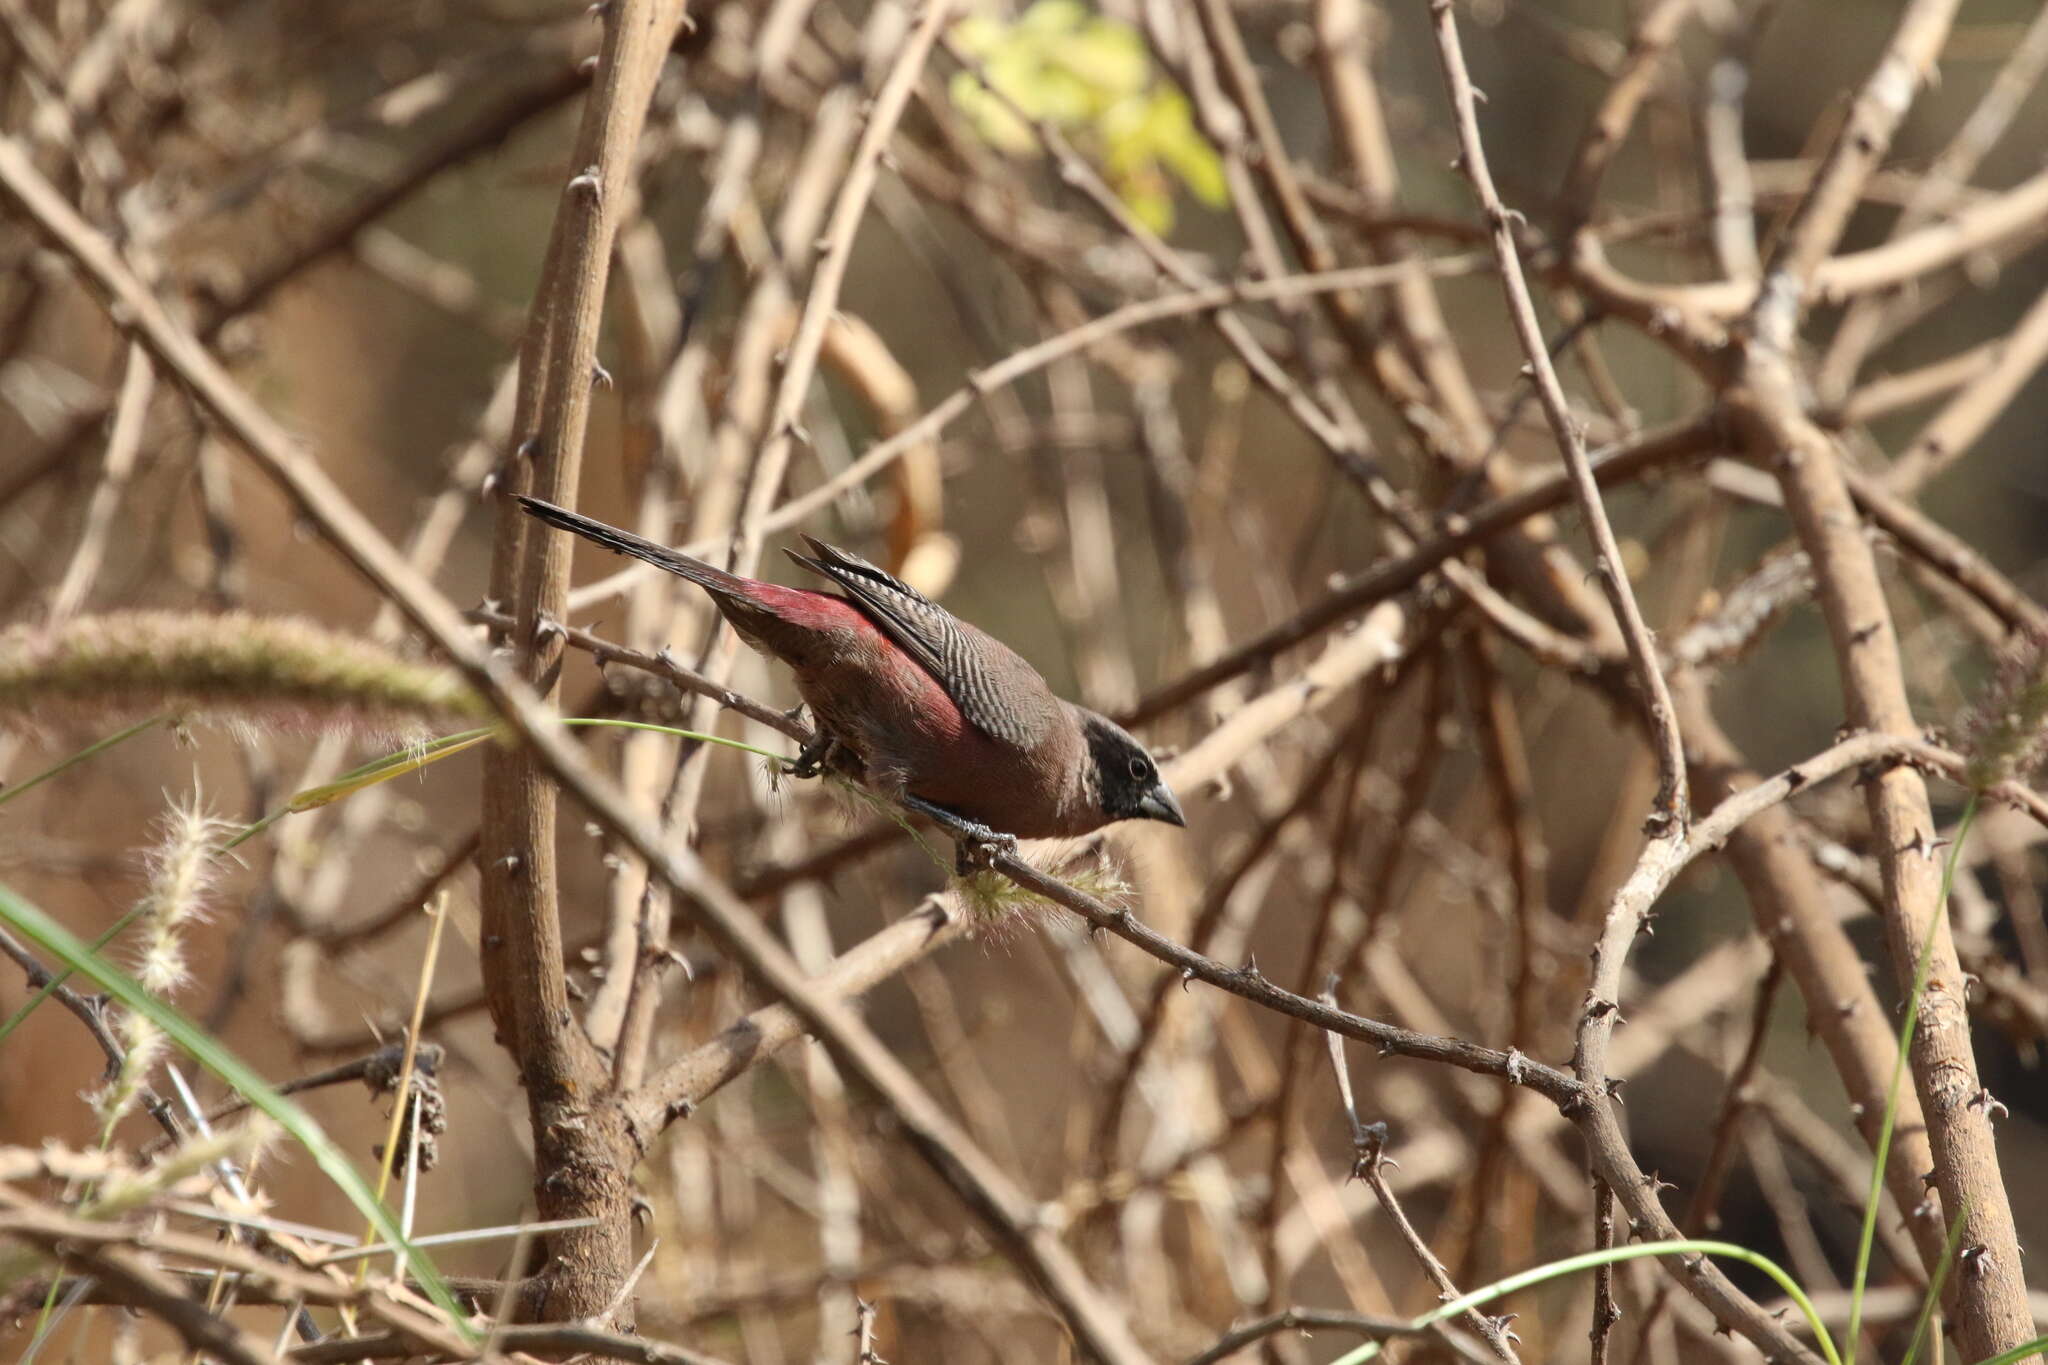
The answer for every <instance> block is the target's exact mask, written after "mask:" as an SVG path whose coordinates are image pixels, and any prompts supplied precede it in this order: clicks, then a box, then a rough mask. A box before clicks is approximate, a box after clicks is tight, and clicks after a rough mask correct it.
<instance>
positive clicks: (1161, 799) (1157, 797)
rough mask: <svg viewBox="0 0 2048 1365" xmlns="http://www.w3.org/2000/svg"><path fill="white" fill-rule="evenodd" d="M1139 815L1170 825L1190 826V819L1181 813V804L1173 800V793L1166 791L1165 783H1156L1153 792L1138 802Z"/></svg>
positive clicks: (1183, 827)
mask: <svg viewBox="0 0 2048 1365" xmlns="http://www.w3.org/2000/svg"><path fill="white" fill-rule="evenodd" d="M1138 814H1139V815H1141V816H1143V817H1144V818H1145V819H1147V820H1161V821H1164V822H1165V823H1167V824H1169V825H1179V826H1180V827H1181V828H1182V829H1186V828H1187V826H1188V818H1187V816H1185V815H1182V814H1181V813H1180V802H1178V801H1176V800H1174V799H1173V793H1172V792H1170V791H1168V790H1167V789H1166V784H1165V783H1164V782H1154V783H1153V784H1152V790H1151V791H1148V792H1146V793H1145V795H1144V796H1142V797H1140V798H1139V800H1138Z"/></svg>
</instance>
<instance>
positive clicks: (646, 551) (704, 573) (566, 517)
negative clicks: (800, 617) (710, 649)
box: [512, 493, 750, 597]
mask: <svg viewBox="0 0 2048 1365" xmlns="http://www.w3.org/2000/svg"><path fill="white" fill-rule="evenodd" d="M512 496H513V497H514V498H516V499H517V500H518V502H519V505H520V506H521V507H523V508H525V509H526V511H527V514H528V515H529V516H533V517H538V518H539V519H540V520H542V521H544V522H546V523H547V524H548V525H550V526H559V527H561V528H562V529H563V530H564V531H573V532H575V533H576V534H577V535H579V536H582V537H583V538H584V539H585V540H587V541H589V542H591V543H592V544H593V545H602V546H604V548H605V549H607V550H611V551H613V552H614V553H616V554H622V555H631V556H632V557H633V558H635V559H644V560H646V561H647V562H648V563H649V564H652V565H654V566H655V567H656V568H658V569H666V570H668V571H669V572H670V573H672V574H675V575H676V576H677V577H679V578H687V579H689V580H690V581H691V582H692V583H695V584H696V585H697V586H698V587H700V588H704V589H706V590H707V591H709V592H711V593H712V594H714V595H716V596H719V597H724V596H727V595H730V594H739V595H741V596H745V595H746V589H747V588H748V587H749V586H750V584H749V581H748V580H747V579H744V578H741V577H739V576H738V575H737V574H729V573H727V572H726V571H725V570H723V569H718V568H713V567H712V566H711V565H709V564H706V563H705V562H704V561H703V560H701V559H697V558H694V557H693V556H690V555H686V554H684V553H683V552H682V551H681V550H671V549H670V548H669V547H668V546H666V545H662V544H660V543H658V542H656V541H652V540H649V539H647V538H646V537H645V536H636V535H634V534H633V533H632V532H631V531H622V530H620V529H619V528H618V527H616V526H611V525H607V524H606V523H604V522H602V521H599V520H597V519H596V518H595V517H586V516H584V515H583V514H582V513H581V512H571V511H570V510H569V509H568V508H566V507H557V506H556V505H555V504H554V503H551V502H543V501H542V500H541V499H539V498H529V497H527V496H526V495H525V494H524V493H515V494H513V495H512Z"/></svg>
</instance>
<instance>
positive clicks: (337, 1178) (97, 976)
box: [0, 884, 482, 1342]
mask: <svg viewBox="0 0 2048 1365" xmlns="http://www.w3.org/2000/svg"><path fill="white" fill-rule="evenodd" d="M0 920H5V921H6V922H7V923H8V924H9V925H11V926H12V927H13V928H14V929H15V930H16V931H18V932H19V933H20V934H22V935H23V936H24V937H26V938H28V939H30V940H31V941H33V942H34V943H35V944H36V945H37V946H38V947H40V948H41V949H42V950H43V951H44V952H46V953H49V954H50V955H52V956H53V957H56V958H59V959H61V960H62V961H63V962H65V963H66V964H67V965H69V966H70V967H71V969H72V970H73V971H75V972H78V973H79V974H80V975H82V976H85V977H88V978H90V979H91V980H92V981H93V982H95V983H96V984H97V985H98V986H99V988H100V989H101V990H103V991H105V992H106V993H107V994H108V995H110V996H112V997H114V999H116V1000H118V1001H120V1002H121V1003H122V1004H123V1005H124V1006H126V1007H127V1008H129V1009H131V1010H134V1011H135V1012H136V1013H137V1014H140V1015H143V1016H144V1017H146V1018H147V1019H149V1020H150V1021H151V1022H152V1023H154V1024H155V1025H156V1026H157V1027H158V1028H160V1029H162V1030H163V1031H164V1033H165V1034H166V1035H167V1036H168V1037H169V1038H170V1039H171V1041H173V1042H175V1043H176V1044H177V1045H178V1046H179V1047H181V1048H183V1049H184V1050H185V1051H186V1052H187V1053H188V1054H190V1055H191V1057H192V1059H193V1060H194V1061H196V1062H198V1063H199V1064H200V1065H201V1066H203V1067H205V1068H206V1069H207V1070H208V1071H211V1072H212V1073H213V1074H214V1075H216V1076H218V1077H220V1078H221V1080H222V1081H224V1082H226V1083H227V1084H228V1085H229V1086H230V1087H231V1088H233V1090H234V1091H235V1093H237V1094H239V1095H240V1096H242V1098H244V1099H246V1100H247V1101H249V1103H250V1104H251V1105H252V1106H254V1107H255V1108H256V1109H259V1110H261V1111H262V1112H263V1113H265V1114H268V1115H269V1116H270V1117H271V1118H272V1119H275V1120H276V1121H277V1123H278V1125H279V1126H280V1127H282V1128H283V1129H284V1130H285V1131H286V1132H288V1133H290V1134H291V1135H292V1136H293V1137H294V1138H297V1139H298V1141H299V1144H300V1145H301V1146H303V1147H304V1148H305V1149H306V1150H307V1151H308V1152H310V1153H311V1154H312V1156H313V1162H314V1164H315V1165H317V1166H318V1167H319V1168H320V1170H321V1172H322V1173H323V1174H325V1175H326V1176H327V1178H328V1179H329V1180H331V1181H333V1182H334V1184H335V1187H336V1188H337V1189H339V1190H340V1191H341V1192H342V1193H343V1194H345V1195H347V1196H348V1199H349V1202H350V1203H352V1204H354V1205H355V1206H356V1208H357V1209H358V1210H359V1211H361V1213H362V1215H363V1217H364V1218H366V1219H368V1220H369V1222H370V1223H371V1225H372V1226H374V1227H375V1228H376V1229H377V1232H378V1235H379V1236H381V1237H383V1238H384V1240H385V1241H387V1242H390V1243H391V1244H392V1245H394V1246H397V1247H401V1248H403V1249H404V1251H405V1253H406V1259H407V1262H408V1263H409V1264H410V1265H411V1266H412V1267H413V1273H414V1275H416V1276H417V1277H418V1279H419V1282H420V1285H421V1287H422V1288H424V1289H425V1290H426V1292H427V1296H428V1297H429V1298H431V1299H432V1300H433V1301H434V1303H435V1305H436V1306H437V1307H439V1308H440V1309H441V1311H442V1312H444V1313H446V1314H447V1315H448V1320H449V1322H450V1323H452V1324H453V1325H454V1327H455V1329H456V1330H457V1331H458V1332H460V1333H461V1334H462V1335H463V1337H464V1339H465V1340H468V1341H472V1342H474V1341H480V1340H482V1338H481V1336H480V1335H479V1334H478V1332H477V1331H476V1329H475V1328H473V1327H471V1326H470V1323H469V1315H468V1314H466V1313H464V1312H463V1311H462V1307H461V1305H460V1304H458V1303H456V1302H455V1296H454V1295H453V1294H451V1293H450V1292H449V1291H448V1285H447V1282H446V1281H444V1280H443V1279H442V1278H441V1274H440V1272H439V1271H437V1270H436V1269H435V1268H434V1265H433V1263H432V1262H431V1261H429V1260H428V1259H427V1257H426V1256H425V1255H423V1254H422V1253H421V1252H420V1251H419V1249H418V1248H417V1247H414V1246H413V1245H412V1243H411V1242H410V1240H409V1239H407V1237H406V1236H405V1234H404V1233H403V1232H402V1231H401V1230H400V1229H399V1226H398V1220H396V1219H395V1218H393V1217H392V1216H391V1213H390V1211H389V1210H388V1209H386V1208H385V1207H384V1205H383V1202H382V1201H381V1200H379V1199H378V1198H377V1196H376V1195H375V1194H374V1193H373V1192H372V1191H371V1189H370V1186H369V1184H368V1182H367V1181H365V1180H364V1179H363V1177H362V1173H361V1172H359V1171H358V1170H356V1167H355V1163H354V1162H352V1161H350V1160H349V1158H348V1155H347V1153H345V1152H343V1151H342V1150H341V1148H340V1147H338V1146H336V1145H335V1143H334V1140H333V1139H332V1138H330V1137H328V1136H327V1134H326V1133H325V1132H324V1131H322V1130H321V1128H320V1125H319V1124H317V1123H315V1122H314V1121H313V1118H312V1116H311V1115H309V1114H307V1113H306V1111H305V1110H303V1109H301V1108H299V1107H298V1106H297V1105H296V1104H293V1103H292V1102H291V1101H290V1100H288V1099H286V1098H285V1097H284V1096H283V1095H280V1094H278V1093H277V1091H276V1090H275V1089H274V1088H272V1086H271V1085H270V1083H269V1082H268V1081H266V1080H264V1079H263V1077H262V1076H261V1075H259V1074H258V1073H257V1071H256V1069H255V1068H254V1067H251V1066H250V1065H249V1064H248V1063H246V1062H244V1061H243V1060H242V1059H241V1058H239V1057H237V1056H236V1055H235V1054H234V1053H232V1052H230V1051H228V1050H227V1049H226V1048H225V1047H222V1046H221V1044H220V1042H219V1040H217V1039H216V1038H214V1036H213V1035H212V1034H210V1033H208V1032H207V1031H206V1030H205V1029H203V1028H201V1027H200V1026H199V1025H198V1024H196V1023H194V1022H193V1021H192V1020H190V1019H188V1018H186V1017H185V1015H184V1014H183V1013H182V1012H181V1011H179V1010H178V1009H176V1008H174V1007H173V1006H171V1005H168V1004H165V1003H164V1002H163V1001H161V1000H159V999H157V998H156V997H155V996H153V995H151V994H150V993H149V992H148V991H145V990H144V989H142V987H141V985H139V984H138V983H137V982H136V981H135V980H134V978H132V977H130V976H129V975H128V974H127V973H125V972H123V971H122V970H121V969H120V968H118V967H116V966H114V965H113V964H112V963H110V962H108V961H107V960H106V959H105V958H104V957H102V956H100V954H98V953H96V952H94V951H93V950H92V949H91V948H90V947H89V946H88V945H87V944H86V943H85V942H84V941H83V940H81V939H80V938H79V937H78V936H77V935H75V934H73V933H72V932H71V931H70V930H69V929H66V928H65V927H64V926H63V925H61V924H59V923H58V922H57V921H56V920H54V919H52V918H50V916H48V915H47V914H45V913H43V911H42V910H40V909H38V908H37V907H36V906H34V905H31V904H29V903H28V902H27V901H25V900H23V899H21V897H19V896H17V895H15V894H14V892H13V891H12V890H11V889H9V888H8V887H7V886H5V885H4V884H0Z"/></svg>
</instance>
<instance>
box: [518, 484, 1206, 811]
mask: <svg viewBox="0 0 2048 1365" xmlns="http://www.w3.org/2000/svg"><path fill="white" fill-rule="evenodd" d="M519 503H520V505H521V506H522V507H524V508H525V509H526V510H527V511H528V512H529V513H531V514H532V515H534V516H536V517H538V518H540V519H541V520H542V521H545V522H547V523H548V524H549V525H552V526H558V527H561V528H562V529H563V530H566V531H573V532H574V533H575V534H577V535H579V536H582V537H583V538H584V539H585V540H589V541H592V542H594V543H595V544H598V545H602V546H604V547H605V548H606V549H608V550H613V551H616V552H617V553H619V554H625V555H631V556H633V557H634V558H636V559H644V560H646V561H647V562H648V563H650V564H654V565H657V566H658V567H660V568H663V569H666V570H668V571H669V572H670V573H673V574H677V575H679V576H681V577H683V578H687V579H688V580H690V581H691V582H692V583H695V584H696V585H697V586H698V587H700V588H702V589H704V591H705V592H707V593H709V594H710V596H711V600H712V601H713V602H715V603H716V604H717V606H718V609H719V611H720V612H721V613H723V614H724V616H725V618H726V620H728V621H730V622H731V623H732V626H733V629H734V630H736V631H738V632H739V635H740V638H741V639H743V640H745V641H746V642H747V643H748V644H749V645H751V646H752V647H753V648H755V649H756V650H759V651H760V652H762V653H764V654H770V655H773V656H774V657H776V658H778V659H781V660H782V661H783V662H784V663H786V664H788V665H789V666H790V668H791V670H792V671H793V672H794V673H795V675H796V688H797V692H798V694H799V695H801V696H802V697H803V699H804V701H805V702H806V703H808V704H809V706H810V708H811V712H812V714H813V716H814V717H815V718H816V720H817V724H818V730H819V734H820V737H821V739H824V740H828V741H831V742H833V743H836V744H837V745H839V746H840V747H841V748H843V749H844V751H845V752H847V753H849V754H851V755H852V757H853V758H854V760H855V761H856V762H857V763H858V765H859V768H860V771H861V773H862V775H863V776H864V778H865V780H866V781H867V782H868V784H869V785H870V786H873V787H875V788H876V789H878V790H880V791H882V792H884V793H886V794H888V795H889V796H891V797H894V798H896V799H898V800H903V801H904V802H905V804H907V805H910V806H912V807H914V808H919V809H924V810H925V811H926V812H927V813H929V814H933V815H935V816H938V817H940V818H942V819H943V818H945V817H948V816H950V817H952V823H955V824H964V825H965V826H967V828H965V829H960V830H956V831H954V832H955V833H957V834H961V835H963V836H964V837H965V838H967V839H968V840H970V841H983V842H985V841H987V839H988V836H990V835H1015V836H1017V837H1020V838H1026V839H1040V838H1051V837H1056V836H1065V835H1077V834H1086V833H1088V832H1089V831H1091V830H1095V829H1100V828H1101V827H1102V826H1104V825H1106V824H1110V823H1112V822H1114V821H1117V820H1163V821H1166V822H1167V823H1169V824H1174V825H1184V824H1186V820H1185V819H1184V818H1183V817H1182V815H1181V810H1180V805H1179V803H1178V802H1176V801H1175V800H1174V799H1173V793H1172V792H1170V791H1169V790H1167V787H1166V783H1165V782H1164V781H1163V780H1161V778H1160V776H1159V770H1158V767H1157V765H1155V764H1154V763H1153V761H1152V757H1151V755H1150V754H1148V753H1147V752H1146V751H1145V748H1144V746H1143V745H1141V744H1139V743H1138V741H1137V740H1135V739H1133V738H1132V737H1131V736H1130V735H1129V734H1127V733H1126V732H1125V731H1124V730H1123V729H1122V728H1121V727H1120V726H1118V725H1117V724H1116V723H1115V722H1114V721H1111V720H1110V719H1109V718H1108V717H1107V716H1103V715H1099V714H1097V713H1096V712H1094V711H1090V710H1088V709H1087V708H1085V707H1081V706H1076V705H1074V704H1073V703H1072V702H1069V701H1064V700H1062V699H1061V698H1059V697H1057V696H1055V695H1054V694H1053V691H1052V688H1051V687H1049V686H1048V685H1047V684H1046V681H1045V679H1044V678H1043V677H1041V676H1040V675H1039V673H1038V670H1037V669H1035V668H1033V667H1032V666H1031V665H1030V664H1028V663H1026V662H1025V661H1024V659H1023V658H1022V657H1020V656H1019V655H1018V654H1017V652H1016V651H1015V650H1013V649H1011V648H1010V647H1009V646H1008V645H1005V644H1004V643H1003V642H1002V641H1000V640H998V639H996V638H994V637H993V636H991V635H988V634H987V633H985V632H983V631H981V630H978V629H976V628H975V627H973V626H971V625H969V624H967V622H965V621H962V620H960V619H959V618H957V617H955V616H954V615H953V614H952V613H951V612H948V611H947V610H946V609H945V608H943V607H941V606H939V604H938V603H936V602H933V601H932V600H931V599H930V598H928V597H926V596H924V594H922V593H920V592H918V591H917V590H916V589H915V588H912V587H911V586H910V585H909V584H907V583H904V582H903V581H901V580H900V579H897V578H895V577H893V576H892V575H890V574H888V573H885V572H884V571H883V570H881V569H879V568H877V567H875V566H874V565H873V564H870V563H868V562H867V561H866V560H864V559H862V558H861V557H860V556H858V555H855V554H849V553H848V552H847V551H845V550H840V549H836V548H834V547H833V546H830V545H827V544H825V543H823V542H822V541H818V540H812V539H811V538H810V537H808V536H807V537H805V540H806V543H808V544H809V546H810V548H811V553H810V554H809V555H800V554H797V553H795V552H794V551H792V552H790V558H791V559H793V560H795V561H796V562H797V563H798V564H801V565H802V566H803V567H804V568H806V569H808V570H810V571H811V572H812V573H815V574H818V575H820V576H821V577H823V578H825V579H827V580H828V581H830V582H831V583H832V584H833V585H834V586H836V587H837V588H839V589H840V591H841V592H842V593H844V594H845V595H844V596H838V595H835V594H832V593H823V592H813V591H811V590H809V589H805V588H785V587H782V586H780V585H778V584H774V583H764V582H762V581H760V580H758V579H753V578H742V577H740V576H738V575H736V574H730V573H727V572H725V571H724V570H723V569H717V568H713V567H712V566H711V565H709V564H706V563H704V562H703V561H702V560H699V559H693V558H691V557H690V556H689V555H686V554H683V553H681V552H680V551H677V550H672V549H669V548H668V547H667V546H665V545H659V544H656V543H655V542H653V541H651V540H646V539H644V538H642V537H640V536H636V535H634V534H632V533H631V532H630V531H622V530H620V529H618V528H617V527H615V526H608V525H606V524H605V523H604V522H601V521H597V520H594V519H592V518H590V517H586V516H583V515H581V514H579V513H576V512H571V511H569V510H568V509H567V508H564V507H557V506H555V505H554V504H553V503H549V502H542V501H541V500H540V499H538V498H528V497H521V498H519ZM807 756H808V757H809V758H810V759H811V760H812V761H813V762H815V761H816V759H817V758H818V756H819V754H818V752H817V751H813V752H811V753H810V754H808V755H807ZM976 827H979V828H976Z"/></svg>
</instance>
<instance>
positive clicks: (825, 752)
mask: <svg viewBox="0 0 2048 1365" xmlns="http://www.w3.org/2000/svg"><path fill="white" fill-rule="evenodd" d="M838 748H839V741H838V740H836V739H834V738H833V737H832V736H830V735H827V734H822V733H821V734H819V735H818V736H817V737H816V738H814V739H812V740H811V742H810V743H809V744H806V745H804V747H803V748H802V749H800V750H798V751H797V756H796V761H795V762H793V763H791V764H790V765H789V775H790V776H791V777H799V778H810V777H816V776H818V775H819V774H820V773H822V772H824V771H825V770H826V769H827V768H829V767H831V766H832V760H833V758H834V756H835V755H836V753H837V751H838Z"/></svg>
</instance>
